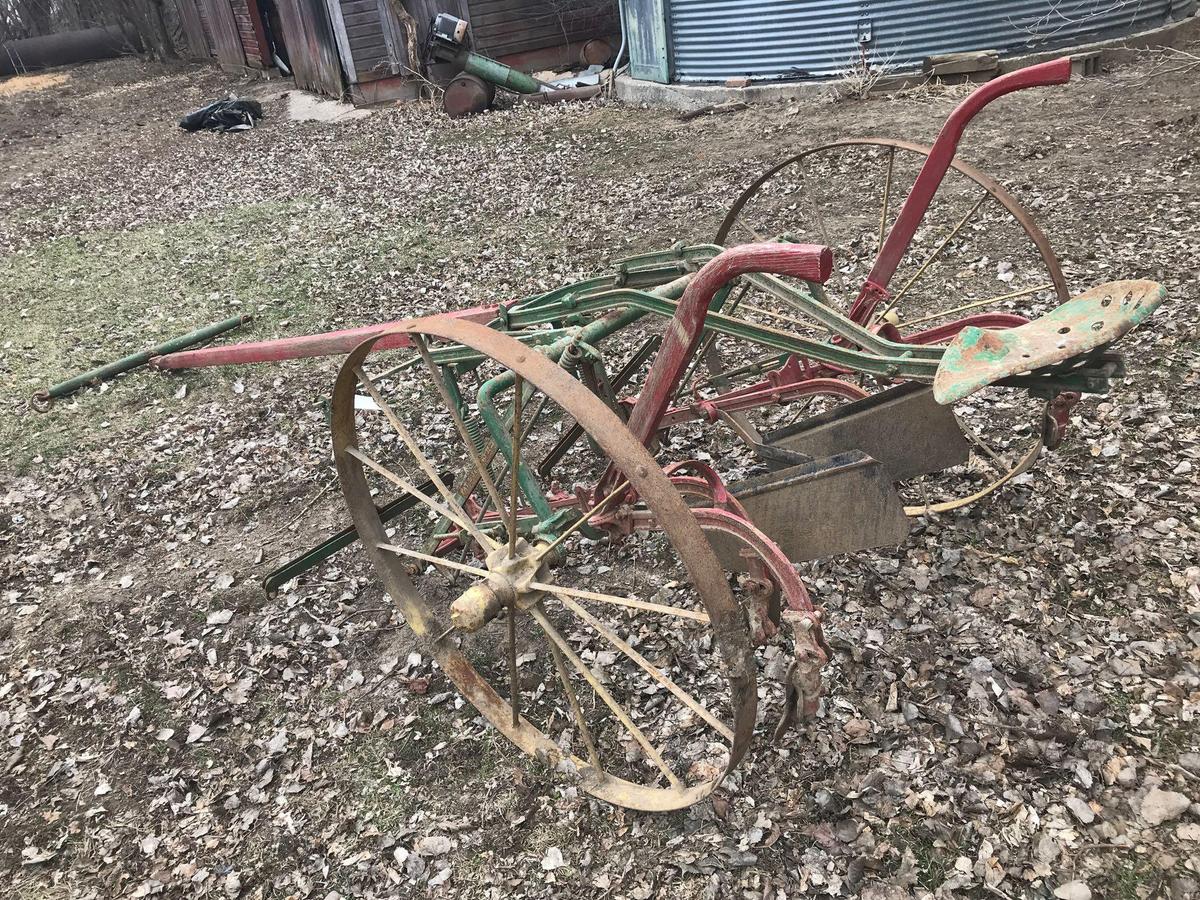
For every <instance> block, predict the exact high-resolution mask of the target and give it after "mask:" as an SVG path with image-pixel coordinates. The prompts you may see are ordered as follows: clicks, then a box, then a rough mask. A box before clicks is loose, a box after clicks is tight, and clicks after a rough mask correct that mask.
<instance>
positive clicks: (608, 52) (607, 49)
mask: <svg viewBox="0 0 1200 900" xmlns="http://www.w3.org/2000/svg"><path fill="white" fill-rule="evenodd" d="M612 55H613V50H612V45H611V44H610V43H609V42H608V41H606V40H604V39H603V38H592V39H591V40H587V41H584V42H583V46H582V47H580V48H579V62H580V63H582V64H583V65H584V66H603V65H605V64H606V63H607V62H608V61H609V60H610V59H612Z"/></svg>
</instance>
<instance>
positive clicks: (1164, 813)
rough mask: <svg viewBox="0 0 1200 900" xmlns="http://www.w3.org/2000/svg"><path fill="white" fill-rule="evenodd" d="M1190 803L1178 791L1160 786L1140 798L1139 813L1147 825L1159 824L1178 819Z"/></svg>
mask: <svg viewBox="0 0 1200 900" xmlns="http://www.w3.org/2000/svg"><path fill="white" fill-rule="evenodd" d="M1191 805H1192V801H1191V800H1190V799H1189V798H1188V797H1187V796H1186V795H1184V794H1181V793H1179V792H1178V791H1164V790H1162V789H1160V788H1153V789H1151V790H1150V791H1149V792H1148V793H1147V794H1146V796H1145V797H1143V798H1142V806H1141V809H1140V810H1139V813H1140V815H1141V817H1142V818H1143V819H1145V820H1146V822H1147V824H1149V825H1161V824H1162V823H1163V822H1170V821H1171V820H1172V819H1178V818H1179V817H1180V816H1181V815H1183V813H1184V811H1185V810H1186V809H1187V808H1188V807H1189V806H1191Z"/></svg>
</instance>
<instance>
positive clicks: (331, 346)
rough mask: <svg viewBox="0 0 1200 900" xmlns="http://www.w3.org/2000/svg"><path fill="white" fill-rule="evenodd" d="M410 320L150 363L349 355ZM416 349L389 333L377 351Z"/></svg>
mask: <svg viewBox="0 0 1200 900" xmlns="http://www.w3.org/2000/svg"><path fill="white" fill-rule="evenodd" d="M498 309H499V307H497V306H496V305H495V304H493V305H491V306H476V307H473V308H471V309H462V310H459V311H458V312H453V313H448V315H451V316H454V317H455V318H459V319H470V320H471V321H473V322H482V323H484V324H486V323H488V322H490V321H491V320H492V319H494V318H495V317H496V312H497V310H498ZM407 321H409V319H398V320H396V321H395V322H385V323H383V324H381V325H364V326H362V327H360V328H345V329H342V330H341V331H326V332H323V333H321V334H306V335H302V336H300V337H289V338H278V339H276V340H271V341H253V342H249V343H245V344H229V345H227V346H224V347H207V348H205V349H204V350H189V351H187V352H186V353H171V354H169V355H164V356H160V357H157V358H156V359H153V360H151V361H150V365H152V366H154V367H155V368H156V369H198V368H200V367H202V366H229V365H242V364H245V363H260V362H279V361H281V360H285V359H309V358H311V357H314V356H337V355H339V354H342V353H349V352H350V351H351V350H353V349H354V348H355V347H357V346H358V345H359V344H361V343H362V342H363V341H365V340H366V339H367V338H369V337H371V336H372V335H375V334H378V333H379V332H381V331H386V330H387V329H389V328H394V327H395V326H397V325H400V324H402V323H404V322H407ZM410 346H412V342H411V341H410V340H409V338H408V335H407V334H389V335H387V336H386V337H383V338H381V339H380V340H379V343H377V344H376V345H375V349H376V350H397V349H401V348H404V347H410Z"/></svg>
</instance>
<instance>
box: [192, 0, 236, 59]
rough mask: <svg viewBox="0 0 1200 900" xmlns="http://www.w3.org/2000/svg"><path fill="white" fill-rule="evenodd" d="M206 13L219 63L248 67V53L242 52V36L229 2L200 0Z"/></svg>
mask: <svg viewBox="0 0 1200 900" xmlns="http://www.w3.org/2000/svg"><path fill="white" fill-rule="evenodd" d="M199 2H200V5H201V7H202V8H203V10H204V12H205V13H206V16H205V18H207V19H208V27H209V30H210V31H211V32H212V40H213V47H214V49H215V50H216V56H217V61H218V62H220V63H221V65H223V66H230V67H234V68H239V69H240V68H242V67H243V66H245V65H246V53H245V51H244V50H242V36H241V35H240V34H239V33H238V26H237V21H236V20H235V19H234V18H233V9H232V8H231V7H230V5H229V0H199Z"/></svg>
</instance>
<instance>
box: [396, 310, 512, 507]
mask: <svg viewBox="0 0 1200 900" xmlns="http://www.w3.org/2000/svg"><path fill="white" fill-rule="evenodd" d="M412 342H413V346H415V347H416V348H417V352H418V353H420V354H421V359H423V360H424V361H425V367H426V368H427V369H428V370H429V376H430V378H432V379H433V384H434V387H436V388H437V391H438V394H439V395H441V398H442V404H443V405H444V406H445V407H446V410H447V412H449V413H450V418H451V419H452V420H453V421H454V427H455V428H457V429H458V434H459V437H461V438H462V441H463V444H464V445H465V446H466V448H467V455H468V456H469V457H470V458H471V462H472V463H474V465H475V471H476V473H477V474H478V475H479V477H480V479H482V481H483V486H484V487H485V488H486V489H487V492H488V494H489V495H490V496H491V498H492V502H493V503H494V504H496V509H497V510H502V509H503V508H504V504H503V503H502V502H501V501H500V491H499V490H497V488H496V482H495V481H493V480H492V473H491V472H490V471H489V470H488V468H487V466H485V465H484V463H483V460H481V459H480V458H479V451H478V450H476V449H475V441H474V440H472V439H471V434H470V432H468V431H467V426H466V423H464V422H463V420H462V416H461V415H459V413H458V406H457V404H455V402H454V398H453V397H451V396H450V391H449V390H448V389H447V388H446V385H445V383H444V382H443V381H442V375H441V372H439V371H438V367H437V363H435V362H434V361H433V357H432V356H431V355H430V353H429V347H428V346H426V344H425V340H424V338H422V337H420V336H418V335H415V334H414V335H413V336H412Z"/></svg>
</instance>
